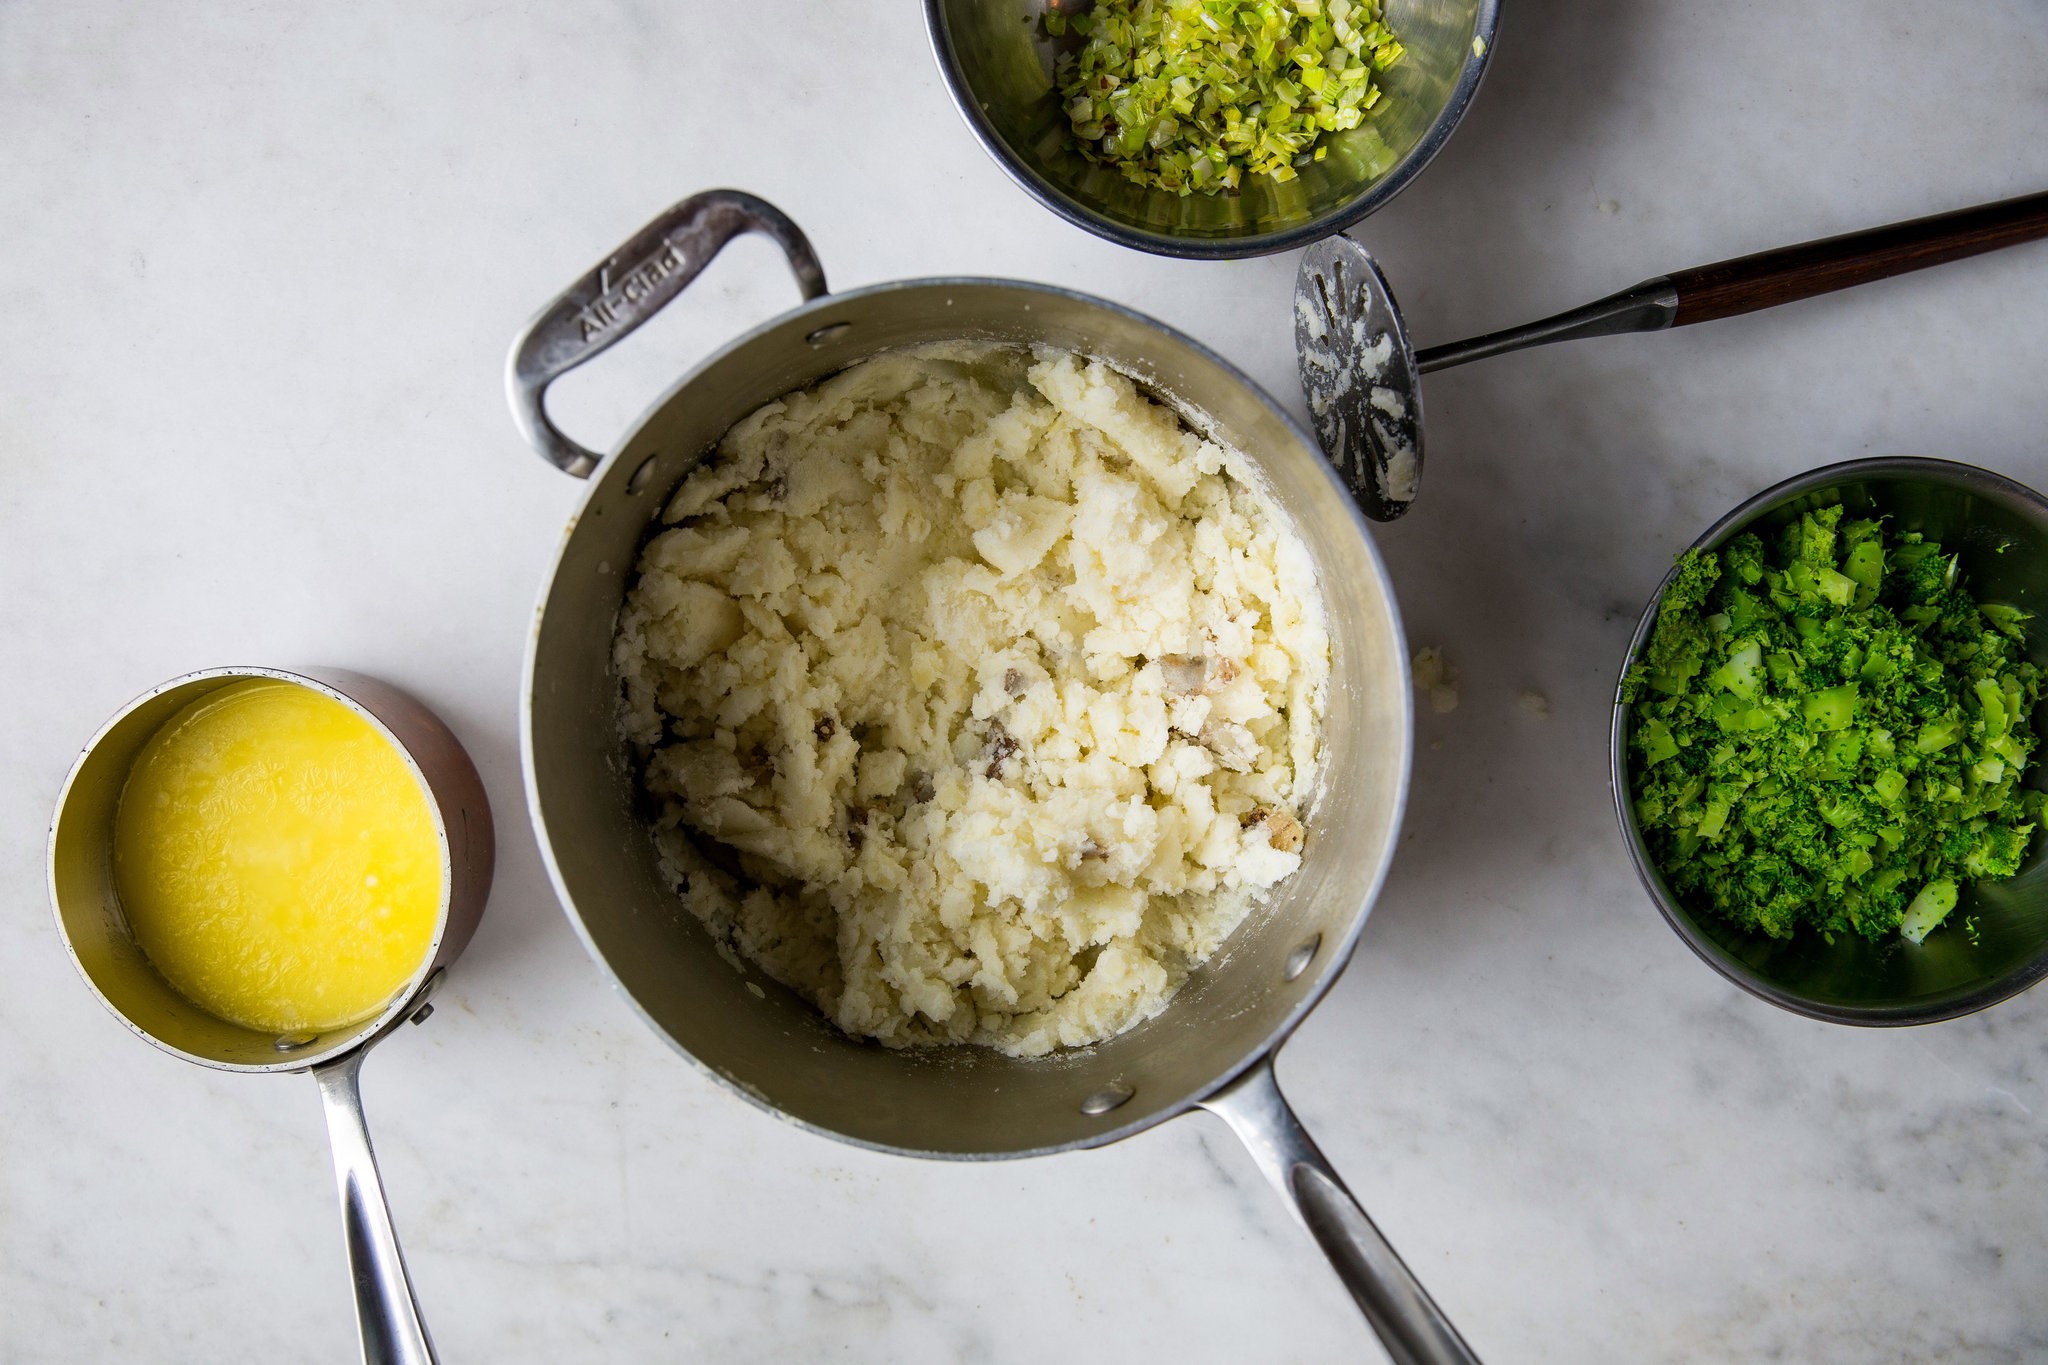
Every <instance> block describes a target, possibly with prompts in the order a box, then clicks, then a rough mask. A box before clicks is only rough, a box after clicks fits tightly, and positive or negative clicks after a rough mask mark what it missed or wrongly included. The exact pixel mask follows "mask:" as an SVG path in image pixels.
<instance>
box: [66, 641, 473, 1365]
mask: <svg viewBox="0 0 2048 1365" xmlns="http://www.w3.org/2000/svg"><path fill="white" fill-rule="evenodd" d="M258 678H268V679H272V680H274V681H277V682H286V683H292V684H294V685H296V686H299V687H305V688H310V689H311V690H313V691H315V692H318V693H320V694H321V695H322V696H325V697H327V698H329V699H331V700H333V701H337V702H340V703H341V704H342V705H343V706H346V707H347V708H349V710H351V711H354V712H355V713H356V714H357V715H359V716H361V717H362V718H363V719H364V720H367V721H368V722H369V723H370V724H371V725H372V726H374V727H375V728H376V729H377V730H378V731H379V732H380V733H381V734H382V735H383V736H384V738H385V739H387V740H389V741H390V742H391V744H392V745H393V746H395V747H396V748H397V750H398V752H399V753H400V754H401V755H402V756H403V757H404V759H405V761H406V766H407V767H408V768H409V769H411V770H412V774H413V776H414V777H415V778H417V779H418V781H419V783H420V787H421V789H422V790H423V791H425V793H426V795H427V805H428V808H429V809H430V810H431V811H432V813H433V816H434V825H435V832H436V835H437V838H438V842H439V844H440V850H441V905H440V911H439V915H438V919H437V921H436V923H435V925H434V934H433V938H432V940H431V942H430V945H429V947H428V949H427V952H426V955H425V958H424V960H423V961H421V962H420V964H419V965H418V967H417V968H416V969H415V970H414V972H413V974H412V977H411V978H410V979H409V980H408V981H407V982H406V983H405V985H404V986H403V987H401V988H400V989H399V990H398V991H396V992H395V993H394V994H393V995H392V997H391V1001H390V1003H389V1004H387V1005H386V1006H385V1007H384V1009H383V1010H381V1011H380V1012H378V1013H377V1014H376V1015H374V1016H372V1017H371V1018H368V1019H364V1020H361V1021H359V1022H357V1023H354V1024H348V1025H345V1026H343V1027H340V1028H335V1029H329V1030H327V1031H325V1032H321V1033H287V1034H283V1035H278V1034H272V1033H265V1032H260V1031H258V1030H256V1029H251V1028H245V1027H243V1026H242V1025H240V1024H233V1023H229V1022H228V1021H226V1020H224V1019H220V1018H218V1017H216V1016H214V1015H212V1014H209V1013H208V1012H207V1011H205V1010H203V1009H201V1008H199V1006H197V1005H195V1004H193V1003H192V1002H191V1001H189V1000H187V999H186V998H185V997H184V996H182V995H180V994H179V993H178V992H177V991H176V990H175V989H173V988H172V986H171V985H170V983H169V982H167V981H166V980H165V979H164V978H163V976H162V975H161V974H160V973H158V971H157V969H156V968H155V967H154V966H152V965H151V963H150V961H149V959H148V958H147V957H146V956H144V955H143V951H142V948H141V947H140V945H138V944H137V942H136V940H135V937H134V935H133V934H131V933H130V932H129V929H128V924H127V919H126V917H125V915H124V914H123V912H122V909H121V901H120V897H119V895H118V894H117V893H116V891H115V885H114V855H113V842H114V814H115V810H116V808H117V806H118V805H119V803H120V799H121V790H122V787H123V786H124V784H125V783H126V782H127V780H128V775H129V773H130V771H131V770H133V768H134V767H135V763H136V760H137V758H138V757H139V756H140V755H141V753H142V750H143V746H145V745H146V744H148V743H149V740H150V737H151V736H153V735H155V734H156V733H157V732H158V731H159V730H161V729H162V728H163V726H164V725H165V724H166V723H167V722H168V721H170V719H171V718H172V717H173V716H175V715H177V714H178V713H179V712H180V711H182V710H184V709H185V708H186V707H187V706H190V705H191V704H192V703H194V702H196V701H198V700H199V699H200V698H202V697H204V696H206V695H207V694H208V693H211V692H215V691H218V690H219V689H221V688H223V687H228V686H232V685H233V684H235V683H238V682H243V681H247V680H250V679H258ZM492 856H493V841H492V830H491V808H490V804H489V802H488V801H487V800H486V798H485V796H484V787H483V782H482V780H481V779H480V778H479V777H478V776H477V772H476V768H475V766H474V765H473V764H471V762H470V761H469V755H468V754H466V753H464V752H463V750H462V745H461V744H460V743H459V742H457V740H456V738H455V736H454V735H453V734H452V733H450V732H449V730H448V727H447V726H446V725H443V724H442V723H441V720H440V718H439V717H438V716H436V715H435V714H434V713H433V712H431V711H429V710H428V709H427V708H426V707H424V706H422V705H420V703H419V702H417V701H415V700H413V699H412V698H411V697H409V696H407V695H406V694H405V693H403V692H401V691H399V690H398V689H397V688H395V687H393V686H391V685H390V684H389V683H384V682H379V681H378V680H377V679H375V678H366V677H364V676H363V675H361V674H359V673H349V672H344V671H342V670H340V669H308V670H305V671H303V672H298V673H288V672H285V671H283V670H282V669H275V668H210V669H205V670H202V671H200V672H197V673H187V674H185V675H184V676H182V677H177V678H173V679H171V680H170V681H169V682H167V683H164V684H162V685H161V686H158V687H153V688H151V689H150V690H149V691H147V692H145V693H143V694H142V695H141V696H139V697H137V698H136V699H135V700H134V701H131V702H129V703H128V705H126V706H124V707H122V708H121V710H120V712H119V713H117V714H116V715H115V716H114V718H113V719H112V720H110V721H108V722H107V723H106V724H105V725H104V726H102V727H101V728H100V732H99V733H98V734H96V735H94V736H93V737H92V739H91V741H90V742H88V743H87V744H86V746H85V750H84V752H82V753H81V754H80V755H79V756H78V761H77V763H75V764H74V765H73V766H72V769H71V775H70V776H69V777H68V778H66V779H65V782H64V790H63V793H62V794H61V795H60V796H59V797H58V798H57V813H56V817H55V818H54V819H53V820H52V822H51V825H50V899H51V902H52V904H53V905H54V906H55V908H56V912H57V928H58V931H59V932H60V933H61V934H63V936H64V944H65V947H66V948H68V949H69V950H70V953H71V960H72V962H73V963H74V964H75V965H76V966H77V967H78V970H79V973H80V974H81V975H82V976H84V977H85V982H86V984H87V985H88V986H90V987H91V988H92V991H93V994H95V995H97V996H98V997H99V998H100V1003H102V1004H104V1005H105V1006H106V1007H107V1008H108V1009H109V1010H112V1011H113V1012H114V1014H115V1016H116V1017H118V1018H119V1019H120V1020H121V1022H122V1023H124V1024H126V1025H127V1026H128V1028H129V1030H130V1031H131V1032H133V1033H134V1034H135V1036H136V1037H138V1038H141V1039H142V1040H143V1041H144V1042H148V1043H154V1044H155V1045H156V1046H158V1047H160V1048H162V1049H163V1050H164V1051H166V1052H169V1053H171V1054H173V1055H175V1056H179V1057H183V1058H184V1059H185V1060H186V1061H188V1062H197V1063H199V1064H200V1065H201V1066H210V1067H213V1068H214V1069H216V1070H219V1071H242V1072H275V1071H310V1072H311V1073H312V1074H313V1079H314V1080H315V1081H317V1082H319V1085H320V1098H321V1100H322V1101H323V1103H324V1105H325V1108H326V1111H327V1134H328V1140H329V1142H330V1143H331V1144H332V1146H333V1149H334V1175H335V1180H336V1182H337V1183H338V1184H339V1185H340V1188H341V1215H342V1231H343V1234H344V1236H345V1238H346V1240H347V1244H348V1263H349V1272H350V1279H351V1280H353V1281H354V1284H355V1293H356V1322H357V1326H358V1328H359V1329H360V1331H361V1334H362V1348H363V1359H364V1360H365V1361H366V1362H370V1365H431V1362H432V1361H434V1360H435V1359H436V1357H435V1355H434V1347H433V1342H432V1339H431V1338H430V1337H429V1336H428V1335H427V1329H426V1324H425V1322H424V1321H423V1320H422V1319H421V1317H420V1309H419V1304H418V1302H417V1301H416V1300H415V1299H414V1298H413V1292H412V1281H411V1279H410V1278H409V1277H408V1276H407V1274H406V1269H405V1257H404V1256H403V1254H402V1253H401V1252H400V1250H399V1246H398V1234H397V1233H396V1232H395V1231H394V1230H393V1228H392V1225H391V1210H390V1208H389V1207H388V1206H387V1205H386V1203H385V1201H384V1187H383V1184H382V1182H380V1181H379V1179H378V1177H377V1159H376V1156H375V1154H374V1153H373V1152H372V1151H371V1148H370V1130H369V1128H368V1126H367V1125H366V1124H365V1122H364V1119H363V1100H362V1094H361V1089H360V1082H359V1077H360V1075H361V1072H362V1066H363V1059H364V1058H365V1057H366V1056H368V1055H369V1051H370V1049H371V1048H373V1047H375V1046H376V1045H377V1044H378V1043H379V1042H381V1041H383V1040H384V1038H386V1037H387V1036H388V1035H390V1033H391V1032H392V1031H393V1030H395V1029H396V1028H398V1026H399V1025H401V1024H403V1023H404V1022H405V1021H406V1020H408V1019H410V1020H412V1021H413V1022H414V1023H416V1024H417V1023H421V1022H423V1021H424V1020H425V1019H426V1017H427V1015H428V1014H429V1013H430V1012H431V1011H432V1009H433V1006H432V1005H431V1004H429V1003H428V999H427V997H429V996H430V995H432V994H433V992H434V990H435V989H436V988H437V987H438V986H439V985H440V984H441V981H442V979H443V978H444V977H445V976H446V975H447V970H448V964H449V963H451V962H453V961H454V960H455V958H456V956H457V955H458V954H459V953H461V951H462V950H463V948H464V947H465V946H466V945H467V944H468V943H469V939H470V936H471V935H472V934H474V933H475V932H476V926H477V922H478V921H479V920H480V919H482V918H483V912H484V900H485V898H486V897H487V896H488V895H489V893H490V889H491V865H492Z"/></svg>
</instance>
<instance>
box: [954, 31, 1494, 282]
mask: <svg viewBox="0 0 2048 1365" xmlns="http://www.w3.org/2000/svg"><path fill="white" fill-rule="evenodd" d="M1059 8H1065V9H1066V10H1068V11H1069V12H1072V11H1073V10H1074V9H1076V8H1077V6H1076V4H1075V3H1074V0H1067V3H1066V4H1065V5H1064V6H1061V5H1060V4H1058V3H1052V4H1048V3H1047V2H1046V0H925V25H926V27H927V29H929V31H930V33H931V40H932V49H933V51H934V52H935V53H936V54H937V55H938V59H939V71H940V73H941V74H942V75H943V76H944V77H945V78H946V87H947V89H949V90H950V91H952V94H953V102H954V103H955V104H957V105H959V106H960V112H961V114H962V116H963V117H965V118H966V120H967V126H968V127H969V128H970V129H972V130H973V132H974V135H975V137H976V138H978V139H979V140H980V142H981V145H982V146H983V147H985V148H987V149H988V154H989V155H990V156H992V157H994V158H995V159H996V163H997V164H998V165H1000V166H1001V167H1002V168H1003V169H1004V170H1005V171H1008V172H1009V174H1010V178H1011V179H1013V180H1015V181H1016V182H1017V183H1018V184H1019V185H1021V186H1023V187H1024V190H1025V192H1026V193H1028V194H1030V195H1031V196H1032V197H1033V198H1035V199H1037V200H1038V202H1039V203H1041V204H1044V205H1045V206H1046V207H1047V208H1049V209H1051V210H1052V211H1053V212H1054V213H1057V214H1058V215H1059V216H1060V217H1062V218H1064V219H1066V220H1067V221H1068V222H1070V223H1074V224H1076V225H1078V226H1080V227H1084V228H1086V229H1088V230H1089V231H1090V232H1093V233H1095V234H1097V235H1098V236H1102V237H1107V238H1109V240H1111V241H1113V242H1121V243H1122V244H1123V245H1125V246H1129V247H1136V248H1137V249H1138V250H1140V251H1151V252H1157V253H1158V254H1160V255H1162V256H1194V257H1203V258H1209V259H1216V258H1222V257H1237V256H1261V255H1265V254H1266V253H1268V252H1273V251H1285V250H1287V249H1289V248H1291V247H1297V246H1305V245H1307V244H1308V243H1310V242H1313V241H1316V240H1317V239H1319V238H1322V237H1327V236H1329V235H1330V234H1331V233H1333V232H1337V231H1339V230H1341V229H1343V228H1346V227H1349V226H1350V225H1351V224H1353V223H1355V222H1357V221H1359V220H1360V219H1361V218H1364V217H1365V216H1366V215H1367V214H1369V213H1371V212H1372V211H1373V210H1374V209H1377V208H1379V207H1380V206H1381V205H1383V204H1385V203H1386V202H1387V201H1388V200H1390V199H1392V198H1393V197H1394V196H1395V195H1397V194H1399V193H1400V192H1401V190H1402V189H1403V188H1404V187H1405V186H1406V185H1407V184H1408V182H1409V181H1410V180H1413V179H1414V178H1415V177H1416V176H1417V175H1418V174H1420V173H1421V171H1422V168H1423V167H1424V166H1426V165H1428V164H1429V161H1430V158H1432V157H1434V156H1435V155H1436V154H1437V152H1438V151H1439V150H1441V149H1442V147H1443V145H1444V143H1445V141H1447V140H1448V139H1449V138H1450V135H1451V130H1452V129H1454V128H1456V127H1457V126H1458V120H1460V119H1462V118H1463V117H1464V116H1465V110H1466V108H1467V107H1468V106H1469V105H1470V104H1471V102H1472V96H1473V94H1474V92H1476V91H1477V90H1478V88H1479V79H1480V77H1481V76H1483V75H1484V74H1485V73H1486V64H1487V61H1488V59H1489V58H1490V57H1491V56H1492V55H1493V35H1494V28H1495V25H1496V24H1497V22H1498V20H1499V10H1500V0H1386V16H1387V24H1388V26H1389V27H1390V28H1392V29H1393V30H1394V34H1395V36H1396V37H1397V38H1399V39H1400V41H1401V45H1402V46H1403V47H1404V48H1406V49H1407V51H1406V53H1405V54H1404V55H1403V56H1402V58H1401V60H1400V61H1398V62H1396V63H1395V64H1394V66H1393V67H1392V68H1391V69H1390V70H1388V71H1385V72H1383V73H1381V74H1380V76H1379V77H1378V78H1377V79H1378V81H1379V84H1380V86H1381V88H1382V89H1383V90H1384V91H1385V92H1386V93H1385V96H1384V98H1382V99H1381V100H1380V102H1379V104H1378V105H1377V106H1376V107H1375V108H1374V110H1373V112H1372V114H1371V116H1370V117H1368V118H1367V120H1366V121H1365V122H1364V123H1363V124H1361V125H1360V126H1359V127H1357V128H1354V129H1352V130H1351V131H1349V132H1345V133H1336V134H1331V135H1328V136H1326V137H1325V138H1324V144H1325V145H1327V146H1328V147H1329V149H1330V150H1329V155H1328V156H1327V157H1325V158H1324V159H1323V160H1322V161H1318V162H1315V163H1313V164H1311V165H1309V166H1306V167H1304V168H1302V171H1301V174H1300V176H1299V177H1298V178H1296V179H1294V180H1290V181H1287V182H1286V183H1284V184H1282V183H1278V182H1275V181H1273V180H1272V179H1270V178H1269V177H1266V176H1262V175H1261V176H1247V177H1245V183H1244V185H1243V186H1242V187H1241V188H1240V189H1239V191H1238V192H1237V193H1235V194H1190V195H1187V196H1185V197H1183V196H1181V195H1178V194H1175V193H1173V192H1172V191H1169V190H1161V189H1152V188H1148V187H1146V186H1143V185H1136V184H1133V183H1131V182H1130V181H1128V180H1126V179H1124V177H1123V176H1122V175H1121V174H1120V173H1118V172H1117V171H1115V170H1114V169H1112V168H1110V167H1107V166H1100V165H1097V164H1095V163H1094V162H1091V161H1088V160H1086V159H1085V158H1083V157H1082V156H1081V154H1080V153H1079V152H1077V151H1075V150H1074V149H1073V148H1072V147H1070V146H1069V145H1068V127H1067V119H1066V115H1065V113H1064V112H1063V110H1062V108H1061V104H1060V100H1059V96H1058V94H1057V93H1056V92H1055V90H1054V88H1053V79H1052V58H1053V52H1054V44H1053V43H1052V42H1050V41H1048V40H1047V39H1045V38H1044V37H1043V36H1042V33H1041V27H1040V24H1039V22H1038V20H1039V18H1040V16H1041V15H1043V13H1044V12H1045V11H1046V10H1047V9H1059Z"/></svg>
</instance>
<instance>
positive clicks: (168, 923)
mask: <svg viewBox="0 0 2048 1365" xmlns="http://www.w3.org/2000/svg"><path fill="white" fill-rule="evenodd" d="M114 878H115V886H116V888H117V890H118V891H119V894H120V897H121V905H122V909H123V910H124V911H125V912H126V914H127V917H128V924H129V927H130V929H131V930H132V931H133V933H134V935H135V938H136V941H137V942H138V943H139V944H140V945H141V947H142V950H143V952H145V953H146V954H148V956H149V959H150V961H151V962H152V963H154V964H155V965H156V968H157V970H158V971H160V972H162V973H163V975H164V978H165V980H167V981H169V982H170V984H171V985H172V986H173V987H174V988H176V989H177V990H178V992H179V993H180V994H182V995H184V996H185V997H186V998H187V999H189V1000H191V1001H192V1002H193V1003H194V1004H197V1005H199V1006H200V1007H201V1008H203V1009H205V1010H207V1011H209V1012H210V1013H213V1014H216V1015H218V1016H220V1017H221V1018H223V1019H227V1020H230V1021H232V1022H234V1023H238V1024H244V1025H246V1026H248V1027H250V1028H254V1029H262V1030H265V1031H275V1032H278V1033H288V1032H317V1031H320V1030H323V1029H329V1028H336V1027H340V1026H342V1025H345V1024H351V1023H355V1022H357V1021H359V1020H362V1019H366V1018H368V1017H370V1016H372V1015H374V1014H376V1013H377V1012H378V1011H379V1010H380V1009H382V1008H383V1007H384V1006H385V1005H386V1004H388V1003H389V1002H390V1000H391V997H392V996H393V995H394V994H395V993H396V992H397V991H398V990H400V989H401V988H402V987H403V986H404V985H405V984H406V982H407V981H408V980H409V979H410V978H411V977H412V975H413V973H414V972H415V971H417V970H418V968H419V966H420V963H421V962H422V961H423V960H424V959H425V957H426V955H427V952H428V949H429V948H430V946H431V944H432V942H433V937H434V926H435V923H436V921H437V920H438V918H439V916H440V906H441V891H442V868H441V848H440V839H439V836H438V834H437V832H436V830H435V826H434V816H433V811H432V808H431V807H430V806H429V805H428V802H427V796H426V792H425V791H424V790H423V789H422V788H421V786H420V783H419V780H418V779H417V778H416V777H414V775H413V772H412V769H411V768H410V767H408V766H407V764H406V761H405V759H404V757H403V756H402V755H401V754H400V753H399V751H398V750H397V748H396V747H395V746H393V744H392V743H391V741H390V740H388V739H386V738H385V737H384V735H383V734H382V733H381V732H380V731H378V729H377V728H376V727H375V726H373V725H372V724H370V722H369V721H367V720H365V719H363V717H361V716H359V715H358V714H356V713H355V712H354V711H352V710H350V709H349V708H348V707H346V706H344V705H342V704H341V703H340V702H337V701H335V700H334V699H332V698H331V697H326V696H323V695H321V694H320V693H318V692H315V691H313V690H312V689H311V688H307V687H301V686H299V685H297V684H295V683H287V682H274V681H271V680H268V679H254V680H251V681H248V682H239V683H232V684H230V685H228V686H226V687H223V688H221V689H219V690H218V691H215V692H212V693H210V694H208V695H207V696H206V697H204V698H202V699H200V700H199V701H197V702H195V703H193V704H192V705H191V706H188V707H186V708H185V709H184V710H182V711H180V712H179V713H178V714H177V715H175V716H173V717H172V718H171V720H170V721H169V722H168V723H166V724H165V725H164V727H163V728H162V729H161V730H159V731H158V732H157V733H156V735H155V736H154V737H153V738H151V740H150V741H149V743H148V744H147V745H146V746H145V747H144V748H143V751H142V754H141V757H140V758H139V759H138V760H137V762H136V764H135V768H134V770H133V771H132V772H131V773H130V774H129V777H128V782H127V785H126V787H124V788H123V790H122V793H121V803H120V808H119V810H118V812H117V813H116V816H115V821H114Z"/></svg>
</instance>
